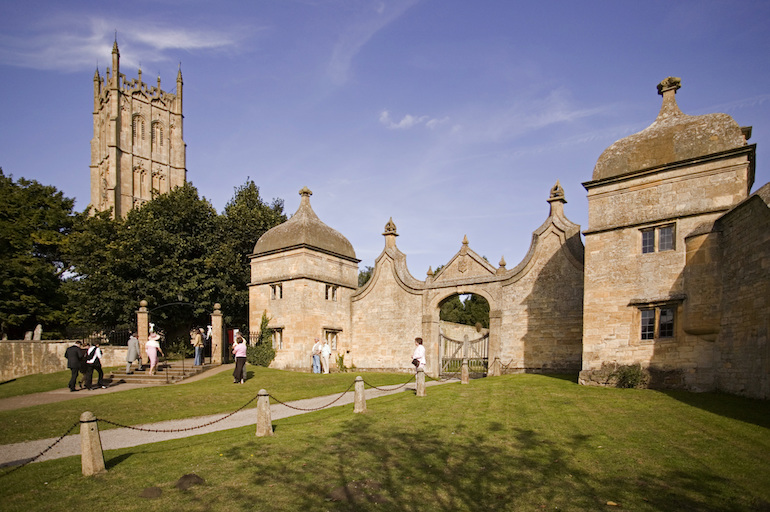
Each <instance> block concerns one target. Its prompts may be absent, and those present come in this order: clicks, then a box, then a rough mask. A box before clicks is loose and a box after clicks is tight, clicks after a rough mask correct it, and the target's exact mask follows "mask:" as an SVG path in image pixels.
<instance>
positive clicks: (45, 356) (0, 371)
mask: <svg viewBox="0 0 770 512" xmlns="http://www.w3.org/2000/svg"><path fill="white" fill-rule="evenodd" d="M73 343H75V341H70V340H61V341H58V340H57V341H39V340H23V341H8V340H2V341H0V382H4V381H7V380H11V379H15V378H17V377H24V376H25V375H34V374H37V373H54V372H60V371H62V370H66V369H67V360H66V359H64V352H65V351H66V350H67V347H69V346H70V345H72V344H73ZM101 349H102V352H103V353H104V357H103V359H102V365H103V366H123V365H125V364H126V354H127V351H128V349H127V348H126V347H111V346H105V345H102V346H101Z"/></svg>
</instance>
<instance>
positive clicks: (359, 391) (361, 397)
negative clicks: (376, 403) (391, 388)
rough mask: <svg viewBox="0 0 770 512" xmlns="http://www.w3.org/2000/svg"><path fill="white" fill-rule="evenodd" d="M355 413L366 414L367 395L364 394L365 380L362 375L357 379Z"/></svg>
mask: <svg viewBox="0 0 770 512" xmlns="http://www.w3.org/2000/svg"><path fill="white" fill-rule="evenodd" d="M353 412H354V413H362V412H366V394H365V392H364V379H363V377H361V376H360V375H359V376H358V377H356V386H355V400H354V405H353Z"/></svg>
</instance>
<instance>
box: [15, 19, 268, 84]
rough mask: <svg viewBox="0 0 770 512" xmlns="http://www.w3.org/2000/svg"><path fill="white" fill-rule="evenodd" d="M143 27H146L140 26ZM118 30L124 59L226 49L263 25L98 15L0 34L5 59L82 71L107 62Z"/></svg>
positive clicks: (134, 60) (152, 59)
mask: <svg viewBox="0 0 770 512" xmlns="http://www.w3.org/2000/svg"><path fill="white" fill-rule="evenodd" d="M136 27H141V28H136ZM116 28H117V37H118V45H119V47H120V52H121V62H122V63H126V64H127V65H138V64H139V62H138V59H137V58H136V57H134V56H135V55H139V54H141V55H142V60H143V61H144V62H147V61H150V62H159V61H167V60H171V59H175V58H176V56H175V55H171V54H169V50H187V51H193V50H222V49H228V48H235V47H237V46H238V45H239V44H240V43H241V42H242V41H243V40H244V39H245V38H246V37H247V36H248V35H249V34H251V33H253V32H254V31H255V30H259V29H253V28H249V29H238V28H234V27H228V30H227V31H226V32H225V31H215V30H208V29H196V28H181V27H178V26H174V25H170V24H161V23H154V22H151V21H149V22H148V21H147V20H141V19H133V20H127V19H126V18H125V17H121V18H120V19H115V20H110V19H106V18H98V17H90V18H87V17H82V16H74V15H73V16H66V17H64V18H60V17H59V18H57V21H56V22H55V24H54V23H53V22H47V23H40V24H38V25H36V26H34V27H30V30H29V31H27V32H26V33H23V34H18V35H16V34H8V33H7V32H6V33H5V34H2V35H0V63H3V64H6V65H11V66H18V67H25V68H32V69H45V70H62V71H77V70H82V69H89V68H93V67H94V66H95V65H96V64H97V63H105V62H106V61H107V60H108V59H109V58H110V57H109V56H110V54H111V51H112V43H113V40H114V37H115V30H116Z"/></svg>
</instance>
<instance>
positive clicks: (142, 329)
mask: <svg viewBox="0 0 770 512" xmlns="http://www.w3.org/2000/svg"><path fill="white" fill-rule="evenodd" d="M136 337H137V338H139V351H140V352H141V356H142V361H141V363H142V364H140V365H139V369H140V370H141V369H142V366H143V365H144V361H147V351H146V350H145V348H144V344H145V343H147V338H149V337H150V311H149V310H148V309H147V301H146V300H144V299H143V300H141V301H139V311H137V312H136Z"/></svg>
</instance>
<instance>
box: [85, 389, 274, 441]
mask: <svg viewBox="0 0 770 512" xmlns="http://www.w3.org/2000/svg"><path fill="white" fill-rule="evenodd" d="M258 397H259V395H256V396H255V397H254V398H252V399H251V400H249V401H248V402H246V403H245V404H243V405H242V406H240V407H239V408H238V409H236V410H234V411H233V412H231V413H230V414H227V415H225V416H222V417H221V418H219V419H216V420H214V421H209V422H208V423H204V424H202V425H198V426H195V427H186V428H168V429H160V428H143V427H133V426H131V425H123V424H121V423H116V422H114V421H110V420H106V419H104V418H96V419H97V421H101V422H103V423H108V424H110V425H113V426H115V427H119V428H128V429H131V430H139V431H141V432H154V433H158V434H169V433H173V432H188V431H190V430H197V429H199V428H204V427H208V426H211V425H214V424H215V423H219V422H220V421H224V420H226V419H227V418H229V417H230V416H232V415H234V414H237V413H239V412H241V411H242V410H243V409H245V408H246V407H247V406H248V405H249V404H250V403H251V402H253V401H254V400H256V399H257V398H258Z"/></svg>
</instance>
